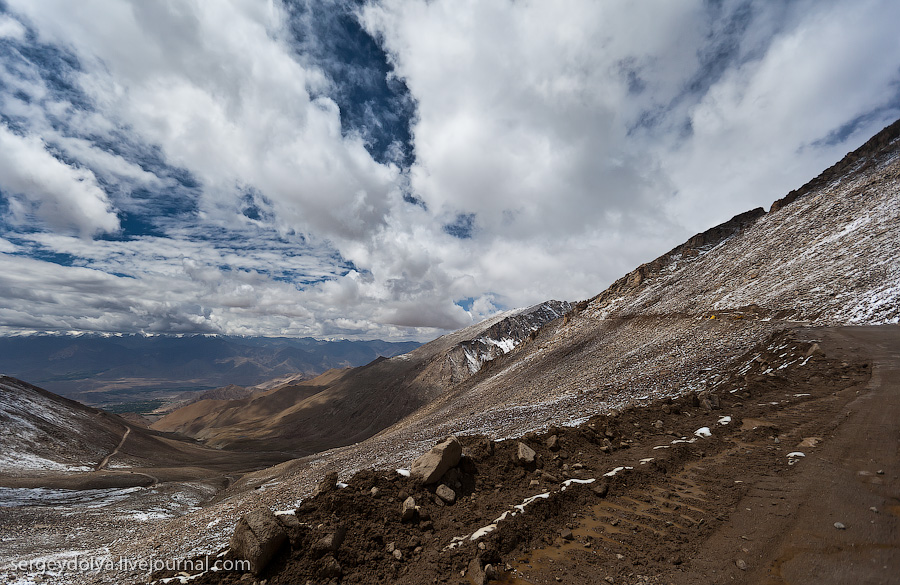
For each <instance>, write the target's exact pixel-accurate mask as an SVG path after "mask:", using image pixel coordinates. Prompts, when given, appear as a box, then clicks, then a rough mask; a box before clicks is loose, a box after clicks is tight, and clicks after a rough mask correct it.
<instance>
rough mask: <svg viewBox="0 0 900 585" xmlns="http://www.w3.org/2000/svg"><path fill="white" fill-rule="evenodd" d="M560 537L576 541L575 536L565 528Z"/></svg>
mask: <svg viewBox="0 0 900 585" xmlns="http://www.w3.org/2000/svg"><path fill="white" fill-rule="evenodd" d="M559 535H560V536H561V537H562V539H563V540H575V535H574V534H572V531H571V530H569V529H568V528H564V529H563V530H560V532H559Z"/></svg>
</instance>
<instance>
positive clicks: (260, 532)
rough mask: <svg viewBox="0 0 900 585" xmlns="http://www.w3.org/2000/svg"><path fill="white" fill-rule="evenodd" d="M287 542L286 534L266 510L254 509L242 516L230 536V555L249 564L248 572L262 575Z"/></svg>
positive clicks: (273, 515) (272, 515) (273, 516)
mask: <svg viewBox="0 0 900 585" xmlns="http://www.w3.org/2000/svg"><path fill="white" fill-rule="evenodd" d="M285 540H287V532H285V530H284V527H283V526H282V525H281V523H279V522H278V519H277V518H276V517H275V514H273V513H272V512H271V511H270V510H268V509H262V508H260V509H256V510H253V511H251V512H250V513H249V514H247V515H246V516H242V517H241V519H240V520H239V521H238V523H237V526H236V527H235V529H234V534H233V535H232V536H231V544H230V547H231V554H232V556H234V557H235V558H239V559H245V560H247V561H249V562H250V570H251V571H253V572H254V573H256V574H257V575H259V574H260V573H262V571H263V569H265V568H266V565H268V564H269V561H271V560H272V557H274V556H275V553H277V552H278V549H280V548H281V546H282V545H283V544H284V541H285Z"/></svg>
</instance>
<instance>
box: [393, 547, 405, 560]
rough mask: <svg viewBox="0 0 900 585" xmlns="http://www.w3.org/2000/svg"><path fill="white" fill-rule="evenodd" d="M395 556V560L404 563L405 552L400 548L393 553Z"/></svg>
mask: <svg viewBox="0 0 900 585" xmlns="http://www.w3.org/2000/svg"><path fill="white" fill-rule="evenodd" d="M391 554H392V555H393V556H394V559H395V560H398V561H402V560H403V551H402V550H400V549H399V548H395V549H394V552H392V553H391Z"/></svg>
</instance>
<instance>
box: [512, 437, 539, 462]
mask: <svg viewBox="0 0 900 585" xmlns="http://www.w3.org/2000/svg"><path fill="white" fill-rule="evenodd" d="M536 455H537V453H535V452H534V449H532V448H531V447H529V446H528V445H526V444H525V443H522V442H520V443H519V450H518V452H517V453H516V460H517V461H518V462H519V464H520V465H525V466H531V465H534V458H535V456H536Z"/></svg>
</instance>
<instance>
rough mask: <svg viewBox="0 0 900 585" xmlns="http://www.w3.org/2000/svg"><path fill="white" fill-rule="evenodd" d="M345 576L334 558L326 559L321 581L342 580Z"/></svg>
mask: <svg viewBox="0 0 900 585" xmlns="http://www.w3.org/2000/svg"><path fill="white" fill-rule="evenodd" d="M343 574H344V570H343V569H342V568H341V565H340V564H339V563H338V562H337V559H335V558H334V557H328V558H327V559H325V566H323V567H322V569H321V570H320V571H319V578H321V579H340V578H341V575H343Z"/></svg>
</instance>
